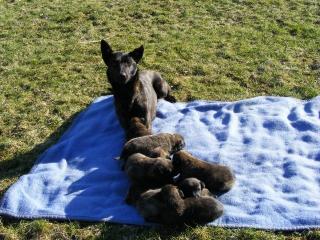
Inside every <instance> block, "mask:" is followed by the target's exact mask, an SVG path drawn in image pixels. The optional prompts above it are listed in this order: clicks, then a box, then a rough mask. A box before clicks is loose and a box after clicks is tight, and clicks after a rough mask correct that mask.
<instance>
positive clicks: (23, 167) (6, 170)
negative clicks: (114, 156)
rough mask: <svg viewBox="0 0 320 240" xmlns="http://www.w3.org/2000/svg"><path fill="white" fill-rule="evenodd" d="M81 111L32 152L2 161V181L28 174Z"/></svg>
mask: <svg viewBox="0 0 320 240" xmlns="http://www.w3.org/2000/svg"><path fill="white" fill-rule="evenodd" d="M110 94H112V93H111V91H110V90H109V91H107V92H104V93H101V94H100V96H105V95H110ZM90 104H91V103H89V104H88V105H87V106H86V107H85V108H84V109H83V110H85V109H86V108H87V107H88V106H89V105H90ZM83 110H80V111H78V112H76V113H74V114H72V115H71V116H70V117H69V118H68V119H67V120H65V121H64V122H63V123H62V125H61V126H59V127H58V128H57V129H56V130H55V131H54V132H53V133H52V134H51V135H50V136H49V137H48V138H47V139H46V140H45V141H44V142H42V143H40V144H37V145H36V146H35V147H34V148H32V149H31V150H30V151H28V152H25V153H18V154H16V155H15V156H14V157H12V158H10V159H8V160H5V161H0V173H1V175H0V181H1V180H3V179H8V178H14V177H18V176H21V175H22V174H25V173H27V172H28V171H30V169H31V168H32V166H33V164H34V163H35V161H36V159H37V158H38V157H39V156H40V154H42V153H43V152H44V151H45V150H46V149H47V148H49V147H50V146H52V145H53V144H55V143H56V142H57V141H58V140H59V138H60V137H61V136H62V134H63V133H64V132H65V131H66V130H67V128H68V127H69V126H70V125H71V123H72V122H73V120H74V119H75V118H76V117H77V116H78V115H79V113H81V112H82V111H83ZM4 191H6V189H4V190H3V191H0V198H1V197H2V195H3V193H4Z"/></svg>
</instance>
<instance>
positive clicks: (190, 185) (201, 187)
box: [177, 178, 214, 198]
mask: <svg viewBox="0 0 320 240" xmlns="http://www.w3.org/2000/svg"><path fill="white" fill-rule="evenodd" d="M177 186H178V188H179V189H180V190H181V191H182V192H183V195H184V197H185V198H188V197H201V196H202V197H205V196H208V197H214V195H213V194H212V193H211V192H210V191H209V190H208V189H207V188H205V184H204V183H203V182H202V181H200V180H199V179H197V178H185V179H183V180H182V181H180V182H179V183H178V184H177Z"/></svg>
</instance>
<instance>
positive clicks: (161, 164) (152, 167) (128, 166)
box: [124, 153, 173, 186]
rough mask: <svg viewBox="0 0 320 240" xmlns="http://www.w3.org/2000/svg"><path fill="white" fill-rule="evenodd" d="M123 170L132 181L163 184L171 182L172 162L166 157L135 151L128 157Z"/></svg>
mask: <svg viewBox="0 0 320 240" xmlns="http://www.w3.org/2000/svg"><path fill="white" fill-rule="evenodd" d="M124 171H125V172H126V173H127V175H128V176H129V178H130V180H131V181H132V182H134V183H148V182H149V183H152V184H153V185H158V186H161V185H165V184H167V183H170V182H172V179H173V166H172V162H171V161H170V160H169V159H166V158H160V157H158V158H150V157H147V156H145V155H143V154H141V153H135V154H132V155H130V157H128V159H127V161H126V163H125V165H124Z"/></svg>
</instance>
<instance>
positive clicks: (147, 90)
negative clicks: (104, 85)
mask: <svg viewBox="0 0 320 240" xmlns="http://www.w3.org/2000/svg"><path fill="white" fill-rule="evenodd" d="M143 51H144V48H143V46H140V47H139V48H136V49H134V50H133V51H132V52H129V53H123V52H113V51H112V49H111V47H110V45H109V44H108V43H107V42H106V41H104V40H101V53H102V58H103V61H104V62H105V64H106V65H107V67H108V69H107V77H108V81H109V83H110V84H111V86H112V92H113V95H114V100H115V108H116V113H117V116H118V119H119V121H120V124H121V126H122V127H123V128H124V130H125V132H126V138H127V140H129V139H131V138H133V137H139V136H132V133H131V134H129V132H128V131H129V128H130V121H131V119H132V118H133V117H137V118H139V119H141V120H143V121H144V125H145V126H146V128H147V131H151V122H152V120H153V119H154V118H155V114H156V107H157V99H159V98H164V99H166V100H167V101H170V102H175V98H174V97H173V96H171V95H170V92H171V88H170V86H169V85H168V83H167V82H166V81H165V80H164V79H163V78H162V77H161V75H160V74H159V73H157V72H153V71H141V72H139V70H138V67H137V64H138V63H139V61H140V60H141V58H142V55H143Z"/></svg>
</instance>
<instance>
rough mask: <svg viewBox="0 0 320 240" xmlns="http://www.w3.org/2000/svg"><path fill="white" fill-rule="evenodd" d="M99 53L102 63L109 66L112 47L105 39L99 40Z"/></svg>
mask: <svg viewBox="0 0 320 240" xmlns="http://www.w3.org/2000/svg"><path fill="white" fill-rule="evenodd" d="M100 47H101V55H102V59H103V61H104V63H105V64H106V65H107V66H109V65H110V63H111V57H112V52H113V51H112V48H111V47H110V45H109V44H108V43H107V42H106V41H105V40H103V39H102V40H101V44H100Z"/></svg>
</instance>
